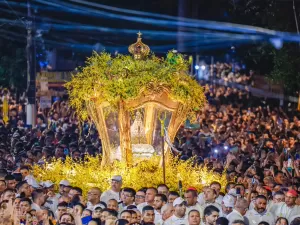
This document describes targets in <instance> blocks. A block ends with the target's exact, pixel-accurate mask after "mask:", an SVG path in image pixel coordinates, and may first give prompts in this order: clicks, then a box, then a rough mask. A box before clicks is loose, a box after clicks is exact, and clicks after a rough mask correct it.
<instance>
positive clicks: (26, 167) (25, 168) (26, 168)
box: [20, 166, 30, 171]
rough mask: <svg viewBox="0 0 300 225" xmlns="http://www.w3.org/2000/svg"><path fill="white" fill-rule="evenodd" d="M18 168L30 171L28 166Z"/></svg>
mask: <svg viewBox="0 0 300 225" xmlns="http://www.w3.org/2000/svg"><path fill="white" fill-rule="evenodd" d="M20 170H28V171H30V168H29V166H21V167H20Z"/></svg>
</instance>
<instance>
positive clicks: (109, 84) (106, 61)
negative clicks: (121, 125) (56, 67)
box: [66, 52, 206, 120]
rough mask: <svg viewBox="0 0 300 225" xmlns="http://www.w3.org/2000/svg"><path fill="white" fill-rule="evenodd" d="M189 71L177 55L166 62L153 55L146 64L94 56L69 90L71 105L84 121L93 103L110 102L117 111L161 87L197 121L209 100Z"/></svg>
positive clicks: (127, 58)
mask: <svg viewBox="0 0 300 225" xmlns="http://www.w3.org/2000/svg"><path fill="white" fill-rule="evenodd" d="M188 68H189V63H188V61H186V60H185V59H184V57H183V56H182V55H180V54H176V53H173V52H169V53H168V54H167V56H166V58H158V57H156V56H155V55H154V54H152V55H150V56H149V57H148V58H146V59H145V60H135V59H133V57H132V56H130V55H121V54H119V55H117V56H116V57H112V56H111V55H110V54H109V53H106V52H102V53H100V54H98V53H96V52H94V53H93V54H92V56H91V57H90V58H88V59H87V61H86V66H85V67H82V68H80V72H79V73H77V74H76V75H74V76H73V77H72V80H71V81H70V82H68V83H67V84H66V88H67V89H68V92H69V95H70V104H71V106H72V107H73V108H75V109H76V111H77V113H78V115H79V117H80V119H82V120H86V119H88V113H87V109H86V105H87V104H88V103H89V102H91V101H94V102H96V104H101V103H102V102H108V103H109V104H110V105H111V106H112V107H113V108H114V109H115V110H117V106H118V103H119V101H121V100H122V101H129V100H133V99H136V98H138V97H140V96H141V95H142V94H146V92H147V90H149V89H151V90H154V89H159V88H161V87H164V88H167V89H168V90H169V96H170V98H171V99H173V100H175V101H178V102H180V103H182V104H183V105H184V106H185V108H186V109H188V111H189V113H188V115H189V117H193V116H194V114H195V112H194V110H195V109H197V108H199V107H200V108H201V107H203V106H204V104H205V103H206V98H205V95H204V92H203V89H202V87H201V86H200V85H199V84H198V83H197V81H196V80H194V79H193V78H192V77H190V76H189V75H188V74H187V71H188ZM150 84H151V86H150V87H151V88H149V85H150ZM128 110H130V109H128Z"/></svg>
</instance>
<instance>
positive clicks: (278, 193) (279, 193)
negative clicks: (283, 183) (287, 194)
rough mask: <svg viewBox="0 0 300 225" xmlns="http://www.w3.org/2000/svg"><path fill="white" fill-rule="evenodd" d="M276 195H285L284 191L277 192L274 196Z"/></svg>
mask: <svg viewBox="0 0 300 225" xmlns="http://www.w3.org/2000/svg"><path fill="white" fill-rule="evenodd" d="M275 195H284V193H283V192H282V191H276V192H275V193H274V195H273V196H275Z"/></svg>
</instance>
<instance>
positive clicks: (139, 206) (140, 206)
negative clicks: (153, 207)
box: [137, 202, 148, 213]
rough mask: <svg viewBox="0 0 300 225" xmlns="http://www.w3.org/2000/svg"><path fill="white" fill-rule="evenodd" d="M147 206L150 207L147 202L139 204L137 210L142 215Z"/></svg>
mask: <svg viewBox="0 0 300 225" xmlns="http://www.w3.org/2000/svg"><path fill="white" fill-rule="evenodd" d="M146 205H148V203H147V202H143V203H141V204H138V205H137V209H138V210H139V211H140V212H141V213H142V211H143V208H144V207H145V206H146Z"/></svg>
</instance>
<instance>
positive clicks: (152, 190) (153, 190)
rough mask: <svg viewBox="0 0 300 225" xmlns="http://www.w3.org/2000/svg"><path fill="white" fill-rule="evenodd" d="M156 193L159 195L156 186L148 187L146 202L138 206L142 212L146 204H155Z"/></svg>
mask: <svg viewBox="0 0 300 225" xmlns="http://www.w3.org/2000/svg"><path fill="white" fill-rule="evenodd" d="M156 195H157V189H156V188H154V187H150V188H148V189H147V191H146V197H145V202H143V203H141V204H139V205H138V206H137V208H138V210H139V211H140V212H142V210H143V208H144V207H145V206H146V205H150V206H153V205H154V198H155V196H156Z"/></svg>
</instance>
